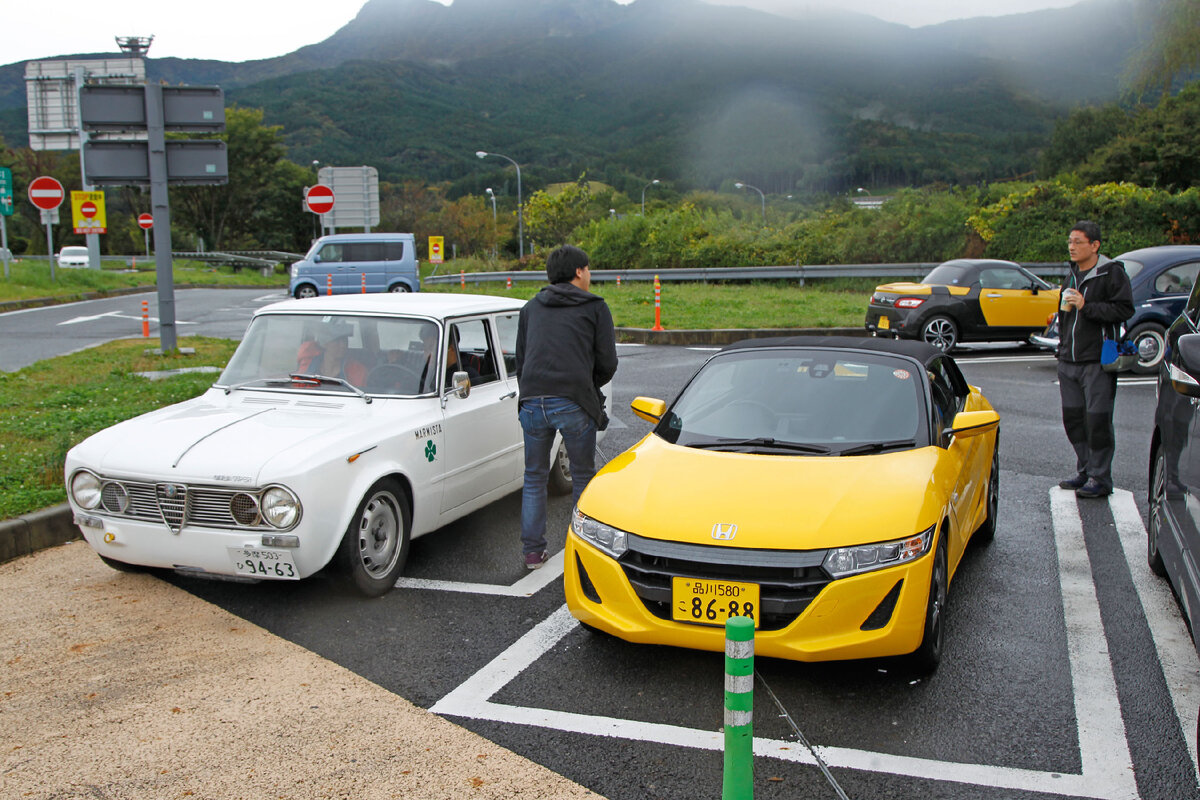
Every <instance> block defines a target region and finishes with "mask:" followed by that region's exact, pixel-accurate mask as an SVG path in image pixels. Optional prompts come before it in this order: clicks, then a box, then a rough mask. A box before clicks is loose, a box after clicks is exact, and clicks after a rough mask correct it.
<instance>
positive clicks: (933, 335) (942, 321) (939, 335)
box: [921, 315, 958, 353]
mask: <svg viewBox="0 0 1200 800" xmlns="http://www.w3.org/2000/svg"><path fill="white" fill-rule="evenodd" d="M921 338H922V339H923V340H924V341H926V342H928V343H929V344H931V345H933V346H934V347H936V348H937V349H938V350H941V351H942V352H943V353H948V352H950V351H951V350H953V349H954V345H956V344H958V326H957V325H955V324H954V320H952V319H950V318H949V317H944V316H941V315H938V316H936V317H930V318H929V319H928V320H926V321H925V324H924V325H922V326H921Z"/></svg>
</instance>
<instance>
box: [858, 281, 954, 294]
mask: <svg viewBox="0 0 1200 800" xmlns="http://www.w3.org/2000/svg"><path fill="white" fill-rule="evenodd" d="M933 288H934V287H933V286H931V285H930V284H927V283H910V282H907V281H900V282H898V283H885V284H883V285H882V286H876V287H875V291H876V292H877V293H880V294H904V295H910V294H933ZM938 288H942V289H947V290H949V292H950V294H967V293H969V292H970V291H971V287H969V286H939V287H938Z"/></svg>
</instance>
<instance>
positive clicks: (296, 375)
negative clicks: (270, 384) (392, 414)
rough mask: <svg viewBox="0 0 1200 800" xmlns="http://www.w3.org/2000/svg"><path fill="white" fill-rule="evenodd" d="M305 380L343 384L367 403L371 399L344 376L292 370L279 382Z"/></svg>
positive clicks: (318, 383)
mask: <svg viewBox="0 0 1200 800" xmlns="http://www.w3.org/2000/svg"><path fill="white" fill-rule="evenodd" d="M305 381H311V382H313V383H316V384H317V385H320V384H322V383H332V384H334V385H335V386H344V387H346V388H347V389H349V390H350V391H352V392H354V393H355V394H356V395H358V396H359V397H361V398H362V399H363V400H364V401H365V402H367V403H370V402H371V399H372V398H371V395H369V394H367V393H366V392H364V391H363V390H362V389H360V388H358V387H357V386H355V385H354V384H353V383H351V382H350V381H348V380H346V379H345V378H331V377H329V376H328V375H310V374H308V373H304V372H293V373H292V374H291V375H289V376H288V379H287V380H286V381H285V380H282V379H280V380H279V383H303V382H305Z"/></svg>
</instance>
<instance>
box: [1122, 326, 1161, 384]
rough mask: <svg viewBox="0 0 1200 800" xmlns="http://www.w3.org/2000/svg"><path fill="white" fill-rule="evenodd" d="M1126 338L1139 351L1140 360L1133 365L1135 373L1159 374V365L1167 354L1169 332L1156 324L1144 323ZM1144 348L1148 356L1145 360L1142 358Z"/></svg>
mask: <svg viewBox="0 0 1200 800" xmlns="http://www.w3.org/2000/svg"><path fill="white" fill-rule="evenodd" d="M1125 338H1126V339H1128V340H1129V341H1131V342H1133V344H1134V346H1135V347H1137V349H1138V360H1137V363H1135V364H1134V365H1133V371H1134V372H1135V373H1137V374H1139V375H1150V374H1152V373H1156V372H1158V365H1159V364H1161V363H1162V360H1163V356H1164V355H1165V354H1166V352H1167V332H1166V331H1165V330H1164V329H1163V327H1162V326H1161V325H1159V324H1158V323H1156V322H1143V323H1142V324H1141V325H1138V326H1137V327H1136V328H1134V329H1133V330H1131V331H1130V332H1129V334H1128V335H1127V336H1126V337H1125ZM1142 348H1145V349H1146V352H1147V354H1148V355H1147V356H1146V357H1145V358H1143V357H1142Z"/></svg>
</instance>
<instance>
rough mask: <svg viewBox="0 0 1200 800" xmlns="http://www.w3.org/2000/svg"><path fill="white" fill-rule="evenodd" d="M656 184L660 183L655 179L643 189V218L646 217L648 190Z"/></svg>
mask: <svg viewBox="0 0 1200 800" xmlns="http://www.w3.org/2000/svg"><path fill="white" fill-rule="evenodd" d="M656 183H658V178H655V179H654V180H652V181H650V182H649V183H647V184H646V185H645V186H643V187H642V216H643V217H644V216H646V190H647V189H649V188H650V187H651V186H654V185H655V184H656Z"/></svg>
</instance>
